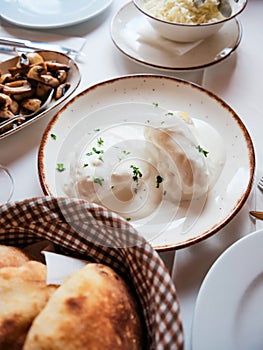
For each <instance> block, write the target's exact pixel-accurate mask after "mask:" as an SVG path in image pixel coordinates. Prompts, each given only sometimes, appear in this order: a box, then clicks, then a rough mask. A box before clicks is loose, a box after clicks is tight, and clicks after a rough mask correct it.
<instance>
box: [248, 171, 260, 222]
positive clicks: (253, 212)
mask: <svg viewBox="0 0 263 350" xmlns="http://www.w3.org/2000/svg"><path fill="white" fill-rule="evenodd" d="M258 188H259V189H260V190H261V191H263V176H262V177H261V178H260V179H259V182H258ZM249 214H250V215H252V216H254V217H255V218H256V219H259V220H263V211H256V210H252V211H250V212H249Z"/></svg>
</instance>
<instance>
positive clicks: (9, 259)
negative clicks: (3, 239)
mask: <svg viewBox="0 0 263 350" xmlns="http://www.w3.org/2000/svg"><path fill="white" fill-rule="evenodd" d="M29 260H30V259H29V257H28V256H27V255H26V254H25V253H23V251H22V250H21V249H19V248H16V247H11V246H7V245H1V244H0V268H1V267H4V266H21V265H23V264H24V263H25V262H27V261H29Z"/></svg>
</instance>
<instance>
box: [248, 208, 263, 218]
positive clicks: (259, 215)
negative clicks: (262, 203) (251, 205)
mask: <svg viewBox="0 0 263 350" xmlns="http://www.w3.org/2000/svg"><path fill="white" fill-rule="evenodd" d="M249 214H250V215H252V216H254V218H256V219H259V220H263V211H253V210H252V211H250V212H249Z"/></svg>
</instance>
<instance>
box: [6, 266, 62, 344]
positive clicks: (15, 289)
mask: <svg viewBox="0 0 263 350" xmlns="http://www.w3.org/2000/svg"><path fill="white" fill-rule="evenodd" d="M56 288H57V287H56V286H47V285H46V266H45V265H44V264H42V263H40V262H37V261H28V262H25V263H24V264H23V265H22V266H19V267H14V266H12V267H2V268H1V269H0V349H5V350H18V349H22V346H23V342H24V339H25V336H26V334H27V332H28V329H29V328H30V326H31V324H32V321H33V320H34V318H35V317H36V316H37V315H38V314H39V312H40V311H41V310H42V309H43V307H44V306H45V304H46V303H47V301H48V299H49V298H50V296H51V294H53V292H54V291H55V289H56Z"/></svg>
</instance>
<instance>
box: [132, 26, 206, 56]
mask: <svg viewBox="0 0 263 350" xmlns="http://www.w3.org/2000/svg"><path fill="white" fill-rule="evenodd" d="M137 34H138V38H137V41H138V42H140V43H142V44H143V45H149V46H151V47H153V48H156V49H158V50H164V51H166V52H170V53H171V54H173V55H179V56H181V55H184V54H186V53H187V52H189V51H190V50H192V49H193V48H195V47H196V46H198V45H200V44H201V43H202V42H203V40H199V41H195V42H191V43H180V42H176V41H172V40H169V39H166V38H163V37H161V36H160V35H158V33H157V32H156V31H155V30H154V29H153V28H152V27H151V25H150V24H149V23H148V22H145V23H144V24H143V25H142V26H141V27H139V28H138V30H137Z"/></svg>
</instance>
